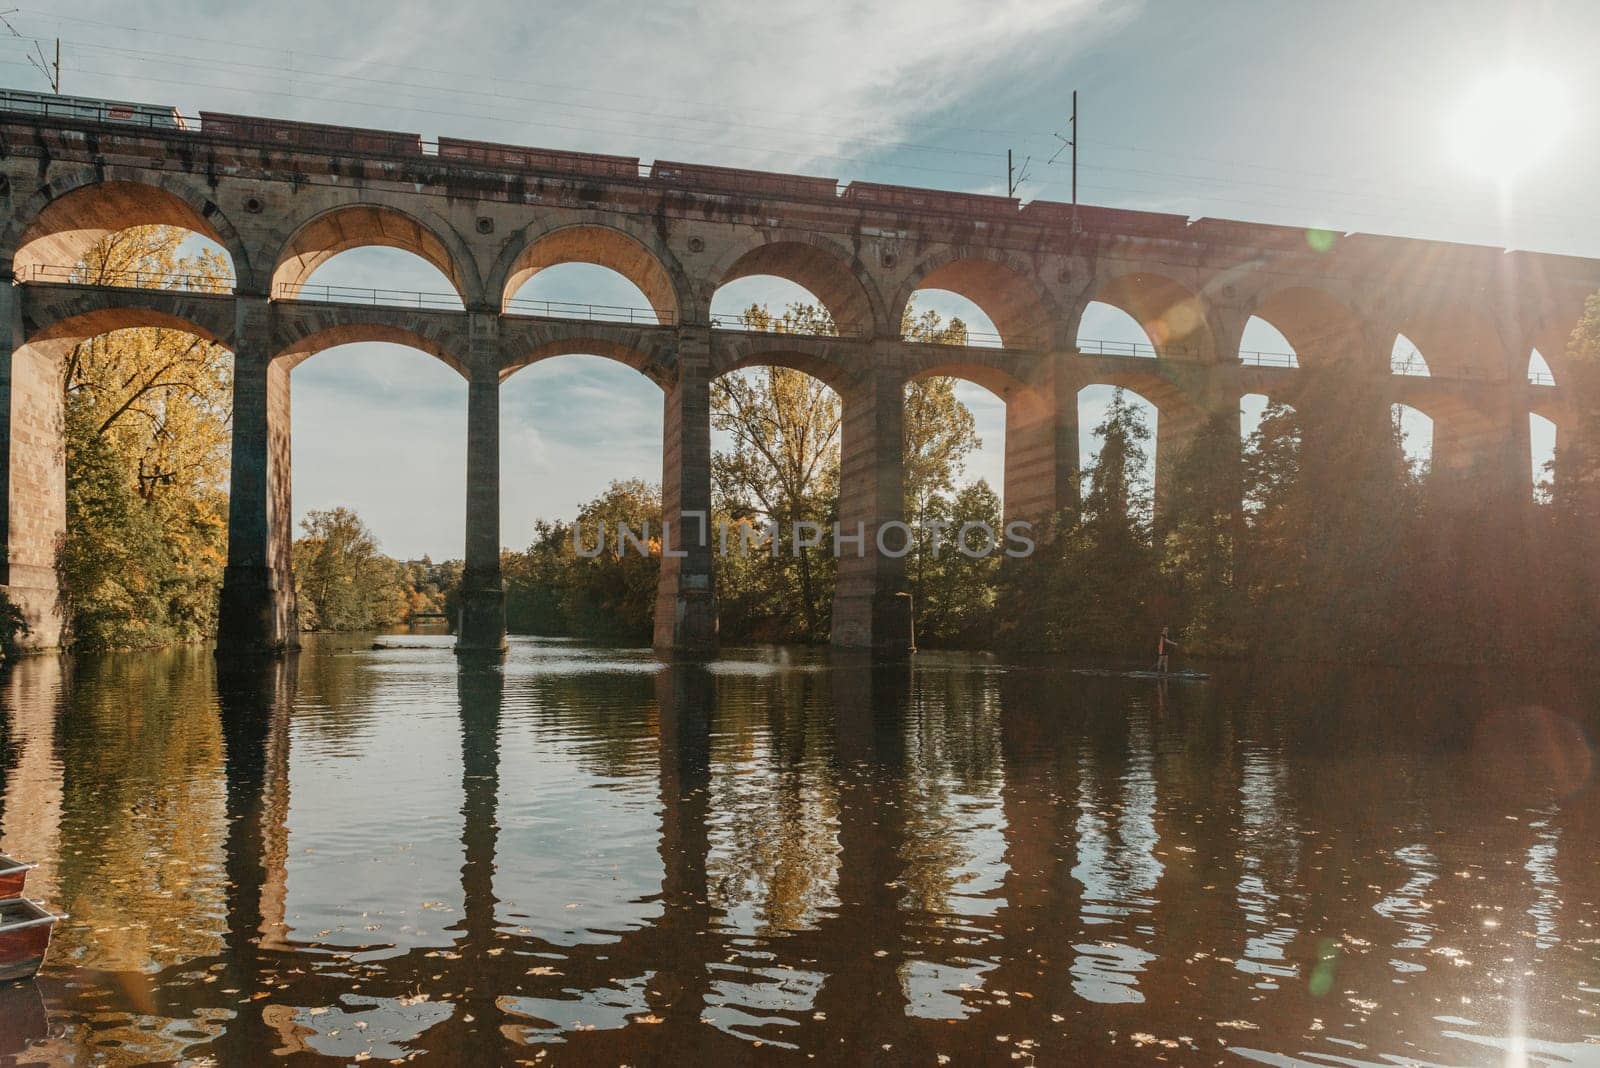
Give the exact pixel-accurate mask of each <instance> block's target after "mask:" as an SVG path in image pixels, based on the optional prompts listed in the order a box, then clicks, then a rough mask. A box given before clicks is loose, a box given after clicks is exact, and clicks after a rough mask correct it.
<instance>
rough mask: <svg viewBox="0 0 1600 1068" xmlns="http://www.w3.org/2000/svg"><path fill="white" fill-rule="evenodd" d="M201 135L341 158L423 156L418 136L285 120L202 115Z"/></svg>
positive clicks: (244, 116) (208, 113)
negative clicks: (343, 156) (330, 153)
mask: <svg viewBox="0 0 1600 1068" xmlns="http://www.w3.org/2000/svg"><path fill="white" fill-rule="evenodd" d="M200 131H201V132H202V133H204V134H208V135H210V136H214V137H226V138H229V139H230V140H235V141H249V142H251V143H252V144H268V145H282V146H283V147H285V148H305V149H311V150H312V151H316V152H336V153H340V154H342V155H374V156H420V155H422V135H421V134H414V133H396V132H394V131H391V130H368V129H365V128H363V127H360V126H331V125H328V124H326V123H320V122H290V121H288V120H287V119H263V118H259V117H257V116H254V115H229V114H226V113H224V112H218V111H202V112H201V113H200Z"/></svg>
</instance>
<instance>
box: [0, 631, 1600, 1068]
mask: <svg viewBox="0 0 1600 1068" xmlns="http://www.w3.org/2000/svg"><path fill="white" fill-rule="evenodd" d="M383 643H384V644H386V645H389V646H391V647H389V648H381V649H375V648H372V640H371V638H370V637H369V638H365V639H359V640H358V639H345V640H320V641H314V642H313V643H311V644H310V645H308V647H307V649H306V650H305V651H304V652H303V653H301V654H300V655H299V656H298V657H297V658H295V659H294V660H292V661H288V662H285V663H282V664H279V665H271V664H255V665H247V666H243V667H233V668H219V666H218V665H217V664H216V663H215V661H214V660H213V658H212V657H211V655H210V654H209V652H208V651H206V650H204V649H189V650H177V651H171V652H164V653H157V654H140V655H127V656H112V657H103V658H94V659H88V658H81V659H78V660H76V661H74V660H71V659H66V658H54V657H50V658H36V659H30V660H26V661H24V662H22V663H19V664H17V665H15V666H13V667H11V668H9V669H8V671H7V673H6V674H5V675H4V676H3V678H0V702H3V703H0V804H3V808H0V850H3V851H4V852H7V853H10V854H12V855H15V856H19V857H22V858H26V859H32V860H37V861H38V862H39V863H40V867H39V869H38V870H37V871H35V872H34V873H32V876H31V878H30V882H29V888H30V894H31V895H32V896H34V897H36V898H38V899H41V900H43V901H44V902H45V903H46V904H47V905H49V906H50V907H52V908H53V909H55V910H57V911H64V912H67V913H69V914H70V918H69V919H67V920H64V921H63V922H62V923H61V924H60V925H59V926H58V928H57V933H56V938H55V941H54V944H53V946H52V949H51V954H50V958H49V961H48V964H47V966H46V968H45V970H44V972H42V973H41V975H40V977H39V978H38V980H37V981H35V982H33V983H27V984H22V985H15V986H12V987H9V988H4V989H0V1061H6V1060H8V1059H14V1060H15V1061H17V1062H20V1063H46V1064H74V1063H108V1064H143V1063H149V1062H180V1061H186V1060H187V1061H198V1062H202V1063H205V1062H212V1063H221V1064H255V1063H274V1062H280V1061H289V1062H294V1061H305V1062H307V1063H310V1062H313V1061H320V1062H324V1063H343V1062H349V1061H354V1060H357V1059H367V1058H371V1059H373V1060H390V1059H393V1060H398V1059H406V1058H410V1059H413V1060H416V1061H420V1062H426V1063H465V1064H474V1065H480V1064H492V1063H498V1062H518V1061H520V1062H527V1063H582V1064H633V1065H640V1064H651V1063H666V1064H696V1065H698V1064H736V1063H744V1062H750V1061H763V1062H764V1061H765V1060H768V1059H771V1060H777V1061H785V1060H792V1061H795V1062H797V1063H799V1062H812V1063H824V1064H869V1063H880V1064H902V1063H907V1064H928V1065H934V1064H945V1063H947V1064H954V1065H965V1064H986V1063H995V1064H1024V1065H1026V1064H1062V1063H1084V1064H1121V1063H1130V1064H1139V1063H1146V1062H1158V1061H1164V1062H1165V1063H1169V1064H1210V1063H1235V1064H1249V1063H1262V1064H1273V1065H1288V1064H1314V1065H1384V1066H1388V1065H1395V1064H1410V1063H1422V1064H1508V1063H1510V1064H1516V1063H1530V1064H1600V851H1597V841H1600V839H1597V832H1600V787H1597V786H1596V784H1595V778H1596V776H1595V772H1594V768H1593V764H1594V762H1595V755H1594V750H1593V747H1592V741H1591V740H1592V739H1593V738H1595V737H1596V732H1595V730H1594V723H1593V721H1592V719H1591V718H1590V717H1591V716H1592V712H1593V710H1594V709H1595V708H1596V703H1595V698H1594V693H1595V691H1594V690H1593V689H1586V688H1584V687H1582V686H1579V685H1576V684H1574V683H1572V682H1570V681H1569V680H1566V679H1563V678H1561V677H1559V676H1551V677H1547V678H1535V679H1518V680H1508V679H1504V678H1475V677H1463V676H1450V677H1434V678H1417V677H1406V676H1399V675H1379V676H1372V675H1365V674H1356V673H1350V672H1343V671H1326V672H1320V673H1315V674H1310V675H1305V674H1284V675H1281V676H1280V677H1276V678H1272V677H1267V676H1265V675H1262V674H1259V673H1257V674H1250V673H1245V672H1239V673H1237V675H1236V677H1227V678H1222V677H1219V678H1218V679H1216V680H1214V681H1212V682H1208V683H1194V682H1185V683H1171V684H1167V685H1165V686H1162V685H1158V684H1156V683H1154V682H1152V681H1150V680H1141V679H1124V678H1100V677H1089V676H1084V675H1079V674H1073V673H1071V672H1069V671H1066V670H1065V669H1063V668H1061V667H1059V666H1055V665H1051V664H1044V663H1032V662H1006V661H1003V660H999V659H995V658H990V657H984V656H976V655H953V654H937V653H924V654H922V655H921V656H919V657H918V658H917V661H916V664H915V666H914V667H913V668H906V667H903V666H902V667H898V668H894V667H891V668H884V667H878V668H874V667H872V666H870V665H866V664H860V663H855V662H844V661H840V660H837V659H832V660H830V658H829V657H828V656H827V655H826V654H823V653H819V652H815V651H793V650H749V651H732V652H729V653H726V654H725V655H724V656H723V658H722V659H719V660H717V661H716V662H713V663H710V664H706V665H674V666H665V665H663V664H661V663H659V662H657V661H656V660H654V659H652V658H651V657H650V656H649V654H647V653H644V652H635V651H616V650H606V649H597V648H593V647H587V646H582V645H577V644H572V643H564V642H551V641H533V640H517V641H514V643H513V646H512V648H511V651H510V654H509V656H508V658H507V659H506V661H505V663H504V665H503V666H501V667H461V666H458V664H457V662H456V660H455V658H454V656H453V655H452V652H451V650H450V648H449V645H448V639H444V638H428V637H417V636H410V637H391V638H386V639H383Z"/></svg>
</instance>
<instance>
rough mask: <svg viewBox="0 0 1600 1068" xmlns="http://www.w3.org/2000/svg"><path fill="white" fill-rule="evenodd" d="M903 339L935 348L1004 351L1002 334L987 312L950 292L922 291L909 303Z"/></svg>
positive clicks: (902, 327)
mask: <svg viewBox="0 0 1600 1068" xmlns="http://www.w3.org/2000/svg"><path fill="white" fill-rule="evenodd" d="M900 336H901V337H902V338H904V339H905V340H906V341H916V342H921V343H924V344H931V345H966V346H975V347H978V348H998V347H1001V344H1002V338H1001V334H1000V331H999V330H998V329H997V328H996V327H995V324H994V320H992V319H990V318H989V316H988V315H986V314H985V313H984V310H983V309H982V308H980V307H979V306H978V305H977V304H975V303H973V302H972V301H971V300H969V299H967V298H966V297H964V296H962V295H961V294H959V293H952V292H950V291H949V290H947V289H919V290H917V291H916V292H915V293H913V294H911V298H910V299H909V300H907V301H906V306H905V311H904V312H902V313H901V316H900Z"/></svg>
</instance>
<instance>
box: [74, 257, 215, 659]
mask: <svg viewBox="0 0 1600 1068" xmlns="http://www.w3.org/2000/svg"><path fill="white" fill-rule="evenodd" d="M185 236H186V235H185V231H183V230H180V229H177V228H175V227H167V226H143V227H134V228H132V229H129V230H124V231H121V232H119V233H116V234H112V235H111V236H109V237H107V238H105V239H103V240H101V241H100V242H98V243H97V244H96V245H95V246H93V247H92V248H91V249H90V250H89V252H88V253H87V254H86V255H85V257H84V259H83V261H82V263H80V264H79V265H78V267H77V269H76V271H75V278H76V279H77V280H80V281H83V282H85V283H89V284H93V283H95V282H105V281H113V280H114V281H121V282H125V281H126V280H127V278H128V274H127V272H130V271H138V272H144V275H143V276H142V277H148V278H150V279H171V278H173V277H175V276H178V275H182V276H184V281H185V284H186V285H187V286H189V287H190V288H202V289H215V290H218V291H223V290H226V289H228V288H230V287H231V285H232V282H231V279H230V277H229V272H228V269H227V265H226V263H225V262H224V261H223V260H222V259H221V258H220V257H218V256H215V255H213V254H211V253H206V252H201V253H199V254H197V255H193V256H184V255H182V254H181V251H182V250H181V246H182V242H183V240H184V238H185ZM232 374H233V362H232V357H231V356H230V355H229V353H228V352H227V350H225V349H224V348H222V347H221V346H220V345H217V344H215V343H214V342H210V341H206V340H204V339H202V338H199V337H196V336H194V335H192V334H188V333H185V332H183V331H180V330H172V329H168V328H165V327H141V328H137V329H130V330H118V331H114V332H112V333H109V334H103V335H101V336H99V337H96V338H93V339H91V340H89V341H85V342H83V343H82V344H79V345H77V346H75V347H74V348H73V349H72V351H71V352H70V353H69V354H68V355H67V358H66V359H65V360H64V361H63V365H62V388H63V390H64V393H65V413H64V414H65V439H66V457H67V536H66V540H65V543H64V544H63V546H62V550H61V556H60V567H61V571H62V584H63V587H64V589H65V592H66V596H67V607H68V615H69V625H70V631H71V634H72V635H73V640H74V641H75V643H76V644H77V645H78V646H80V647H82V648H111V647H119V646H140V645H160V644H164V643H167V642H171V641H192V640H196V639H199V638H202V637H205V636H207V635H209V634H210V633H211V632H212V630H213V629H214V626H215V613H216V598H217V591H218V588H219V586H220V581H221V575H222V568H223V565H224V563H225V562H226V561H225V554H226V548H225V546H226V535H227V531H226V514H227V498H226V494H225V492H224V489H223V487H224V486H226V484H227V479H228V447H229V435H230V429H229V423H230V413H231V411H232V398H231V391H232Z"/></svg>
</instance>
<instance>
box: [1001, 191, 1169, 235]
mask: <svg viewBox="0 0 1600 1068" xmlns="http://www.w3.org/2000/svg"><path fill="white" fill-rule="evenodd" d="M1022 218H1023V220H1024V221H1026V222H1035V223H1040V224H1041V225H1044V226H1070V225H1071V224H1072V205H1071V204H1062V203H1060V202H1058V201H1054V200H1035V201H1032V202H1030V203H1029V204H1028V206H1027V207H1025V208H1023V209H1022ZM1078 225H1079V227H1081V228H1082V229H1084V230H1088V231H1092V232H1094V233H1097V234H1118V235H1122V236H1125V237H1156V238H1162V237H1164V238H1179V237H1185V236H1187V235H1188V230H1189V217H1188V216H1187V215H1173V214H1169V213H1166V212H1159V211H1130V210H1128V209H1126V208H1101V207H1095V206H1094V205H1090V204H1079V205H1078Z"/></svg>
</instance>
